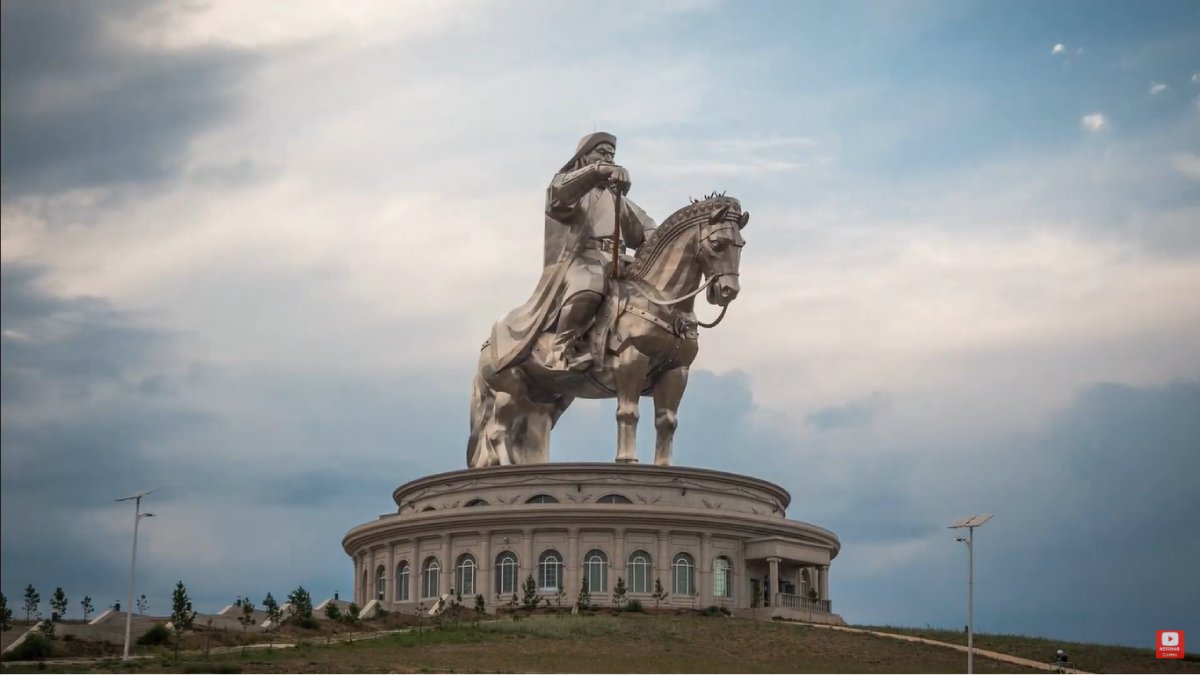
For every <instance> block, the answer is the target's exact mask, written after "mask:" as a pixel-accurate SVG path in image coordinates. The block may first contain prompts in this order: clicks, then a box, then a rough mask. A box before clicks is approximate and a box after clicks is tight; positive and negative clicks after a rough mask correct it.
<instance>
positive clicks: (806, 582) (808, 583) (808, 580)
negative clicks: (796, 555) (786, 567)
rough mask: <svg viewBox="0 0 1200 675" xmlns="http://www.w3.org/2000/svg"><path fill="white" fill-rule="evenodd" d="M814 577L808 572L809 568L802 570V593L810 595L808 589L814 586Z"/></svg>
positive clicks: (806, 595)
mask: <svg viewBox="0 0 1200 675" xmlns="http://www.w3.org/2000/svg"><path fill="white" fill-rule="evenodd" d="M812 587H813V585H812V577H810V576H809V574H808V568H807V567H806V568H804V569H802V570H800V595H803V596H804V597H808V589H810V588H812Z"/></svg>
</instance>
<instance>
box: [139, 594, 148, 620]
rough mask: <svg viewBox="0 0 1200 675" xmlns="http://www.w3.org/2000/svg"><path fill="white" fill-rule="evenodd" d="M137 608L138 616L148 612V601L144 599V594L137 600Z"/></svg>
mask: <svg viewBox="0 0 1200 675" xmlns="http://www.w3.org/2000/svg"><path fill="white" fill-rule="evenodd" d="M137 608H138V614H143V615H144V614H145V613H146V612H149V611H150V599H149V598H147V597H146V594H145V593H142V596H141V597H140V598H138V599H137Z"/></svg>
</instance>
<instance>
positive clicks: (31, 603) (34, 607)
mask: <svg viewBox="0 0 1200 675" xmlns="http://www.w3.org/2000/svg"><path fill="white" fill-rule="evenodd" d="M41 604H42V596H41V595H39V594H38V592H37V591H36V590H34V588H33V584H28V585H27V586H25V620H26V621H32V620H33V619H34V618H41V612H39V611H38V606H39V605H41Z"/></svg>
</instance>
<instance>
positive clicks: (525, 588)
mask: <svg viewBox="0 0 1200 675" xmlns="http://www.w3.org/2000/svg"><path fill="white" fill-rule="evenodd" d="M521 591H522V592H523V593H524V597H522V598H521V606H522V607H524V608H525V609H527V610H529V611H531V612H532V611H533V610H534V609H537V606H538V605H539V604H541V602H542V596H540V595H538V592H537V581H535V580H534V578H533V575H532V574H530V575H529V576H527V577H525V583H523V584H521Z"/></svg>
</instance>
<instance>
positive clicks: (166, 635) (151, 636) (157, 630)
mask: <svg viewBox="0 0 1200 675" xmlns="http://www.w3.org/2000/svg"><path fill="white" fill-rule="evenodd" d="M170 640H171V631H169V630H167V627H166V626H164V625H162V624H161V623H156V624H154V625H153V626H151V627H150V628H149V629H148V630H147V631H146V632H145V633H142V636H141V637H140V638H138V640H137V643H138V644H139V645H145V646H149V647H153V646H157V645H165V644H167V643H168V642H170Z"/></svg>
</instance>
